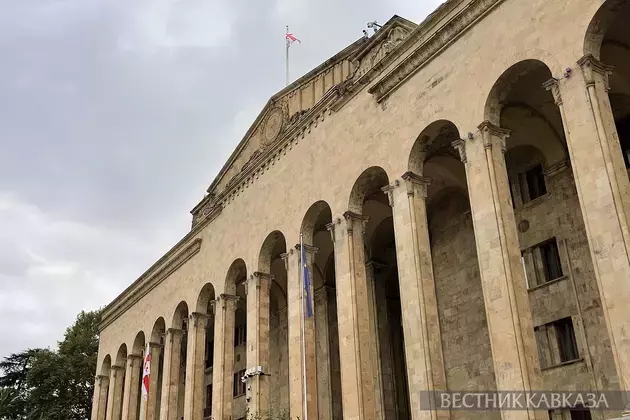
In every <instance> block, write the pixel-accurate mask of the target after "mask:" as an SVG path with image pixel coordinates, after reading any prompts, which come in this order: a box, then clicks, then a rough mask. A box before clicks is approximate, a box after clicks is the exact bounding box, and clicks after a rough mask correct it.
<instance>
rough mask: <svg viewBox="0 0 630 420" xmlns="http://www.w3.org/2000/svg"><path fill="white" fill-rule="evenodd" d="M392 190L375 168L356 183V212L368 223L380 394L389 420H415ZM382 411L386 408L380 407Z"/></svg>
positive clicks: (353, 199)
mask: <svg viewBox="0 0 630 420" xmlns="http://www.w3.org/2000/svg"><path fill="white" fill-rule="evenodd" d="M388 184H389V179H388V177H387V174H386V173H385V171H384V170H383V169H382V168H379V167H371V168H369V169H367V170H366V171H364V172H363V173H362V174H361V176H359V178H358V179H357V181H356V182H355V185H354V187H353V189H352V195H351V199H350V206H349V207H350V209H351V211H354V212H356V213H359V214H361V215H363V216H367V217H368V221H367V224H366V226H365V262H366V280H367V283H368V299H369V301H370V310H371V311H372V312H371V313H370V319H371V321H372V322H371V324H372V334H373V337H374V341H375V343H374V344H375V348H374V349H373V351H374V356H375V357H374V358H373V360H374V361H375V362H376V363H375V364H376V366H374V367H375V371H376V378H377V380H376V383H375V391H376V393H377V398H379V399H380V400H381V404H377V410H379V409H380V410H381V411H382V413H383V415H384V417H385V418H397V419H401V420H402V419H410V418H411V412H410V407H409V390H408V386H407V365H406V361H405V353H404V351H405V350H404V349H405V346H404V337H403V326H402V314H401V306H400V289H399V283H398V266H397V261H396V244H395V240H394V223H393V220H394V219H393V215H392V208H391V207H390V205H389V201H388V198H387V195H386V194H385V193H383V190H382V188H383V187H386V186H387V185H388ZM379 405H380V407H379Z"/></svg>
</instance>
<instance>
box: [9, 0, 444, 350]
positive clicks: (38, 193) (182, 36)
mask: <svg viewBox="0 0 630 420" xmlns="http://www.w3.org/2000/svg"><path fill="white" fill-rule="evenodd" d="M409 3H410V2H406V1H403V0H396V1H391V2H382V1H377V0H367V1H359V0H352V1H344V2H339V1H338V0H319V1H314V0H309V1H307V0H275V1H273V0H261V1H254V0H231V1H228V0H214V1H210V2H208V1H207V0H180V1H172V0H135V1H131V2H130V1H124V0H91V1H84V0H60V1H48V0H21V1H17V2H16V1H8V0H7V1H1V0H0V5H1V6H2V10H3V12H2V13H1V14H0V337H9V338H2V339H0V357H1V356H3V355H6V354H8V353H9V352H12V351H18V350H21V349H23V348H25V347H29V346H30V347H32V346H49V345H53V344H54V343H55V341H56V340H58V339H60V338H61V337H62V334H63V331H64V329H65V327H66V326H67V325H69V324H70V323H71V322H72V320H73V318H74V316H75V314H76V313H77V312H78V311H79V310H81V309H94V308H97V307H99V306H102V305H104V304H106V303H107V302H109V301H110V300H111V299H112V298H113V297H115V296H116V295H117V294H118V293H119V292H120V291H122V290H123V289H124V288H125V287H126V286H127V285H128V284H129V283H131V282H132V281H133V280H134V279H135V278H136V277H137V276H138V275H139V274H140V273H142V272H143V271H144V270H145V269H146V268H147V267H148V266H149V265H150V264H152V263H153V262H154V261H155V260H156V259H157V258H159V257H160V256H161V255H162V254H163V253H164V252H165V251H166V250H168V248H170V246H171V245H172V244H173V243H174V242H176V241H177V240H178V239H179V238H180V237H181V236H183V235H184V234H185V232H186V231H187V229H188V227H189V223H190V217H189V214H188V211H189V210H190V209H191V208H192V207H193V206H194V205H195V204H196V203H197V201H198V200H199V199H201V198H202V196H203V193H204V191H205V189H206V187H207V186H208V185H209V184H210V182H211V181H212V179H213V177H214V176H215V174H216V173H217V172H218V170H219V169H220V168H221V166H222V165H223V162H224V161H225V160H226V159H227V157H228V156H229V154H230V153H231V151H232V150H233V148H234V147H235V146H236V144H238V142H239V141H240V140H241V136H242V135H243V134H244V133H245V132H246V131H247V129H248V127H249V124H251V122H252V121H253V119H254V118H255V117H256V115H257V114H258V112H259V111H260V110H261V108H262V106H264V104H265V102H266V101H267V99H268V97H269V96H270V95H272V94H273V93H275V92H276V91H278V90H280V89H281V88H282V87H283V83H284V39H283V37H284V26H285V25H286V24H289V25H290V26H291V29H292V31H293V32H295V34H296V35H297V36H298V37H300V38H301V39H302V41H303V43H302V44H301V45H297V46H296V47H295V48H293V49H292V51H291V54H292V61H291V67H292V76H293V77H297V76H299V75H300V74H303V73H305V72H307V71H309V70H310V69H311V68H313V67H314V66H316V65H318V64H319V63H321V62H322V61H324V60H325V59H327V58H328V57H330V56H332V55H333V54H335V53H336V52H338V51H339V50H340V49H342V48H343V47H345V46H346V45H348V44H349V43H351V42H353V41H354V40H356V39H357V38H358V37H359V36H361V30H362V29H363V28H364V27H365V23H366V22H367V21H369V20H374V19H377V20H379V21H380V22H384V21H386V20H387V19H388V18H389V17H391V15H393V14H400V15H402V16H404V17H407V18H409V19H412V20H415V21H420V20H421V19H422V18H423V17H424V16H426V14H428V13H429V12H430V11H431V10H432V9H434V8H435V7H436V6H437V4H438V2H436V1H425V2H413V3H414V4H409Z"/></svg>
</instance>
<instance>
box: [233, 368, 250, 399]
mask: <svg viewBox="0 0 630 420" xmlns="http://www.w3.org/2000/svg"><path fill="white" fill-rule="evenodd" d="M243 376H245V369H243V370H239V371H238V372H236V373H235V374H234V389H233V391H234V392H233V395H234V397H238V396H241V395H243V394H245V391H246V389H247V384H246V383H245V382H243V381H242V380H241V379H242V378H243Z"/></svg>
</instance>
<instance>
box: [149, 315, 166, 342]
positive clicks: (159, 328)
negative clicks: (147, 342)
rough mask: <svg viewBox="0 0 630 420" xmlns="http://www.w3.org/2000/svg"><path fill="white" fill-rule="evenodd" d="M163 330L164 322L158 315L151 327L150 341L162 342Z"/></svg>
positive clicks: (164, 330)
mask: <svg viewBox="0 0 630 420" xmlns="http://www.w3.org/2000/svg"><path fill="white" fill-rule="evenodd" d="M165 332H166V322H165V321H164V318H162V317H159V318H158V319H156V320H155V323H154V324H153V328H152V329H151V342H153V343H162V341H163V337H164V333H165Z"/></svg>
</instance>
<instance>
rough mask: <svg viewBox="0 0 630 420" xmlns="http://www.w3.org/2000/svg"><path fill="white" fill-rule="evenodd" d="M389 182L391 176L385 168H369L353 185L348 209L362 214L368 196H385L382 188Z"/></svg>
mask: <svg viewBox="0 0 630 420" xmlns="http://www.w3.org/2000/svg"><path fill="white" fill-rule="evenodd" d="M388 184H389V177H388V176H387V172H385V170H384V169H383V168H381V167H380V166H371V167H369V168H367V169H366V170H365V171H363V173H361V175H359V177H358V178H357V180H356V181H355V183H354V185H353V187H352V191H351V193H350V199H349V200H348V210H350V211H352V212H354V213H359V214H360V213H361V212H362V210H363V203H364V202H365V200H366V198H367V197H370V196H374V195H375V194H381V195H383V197H384V196H385V194H384V193H383V192H382V191H381V188H382V187H383V186H386V185H388Z"/></svg>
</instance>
